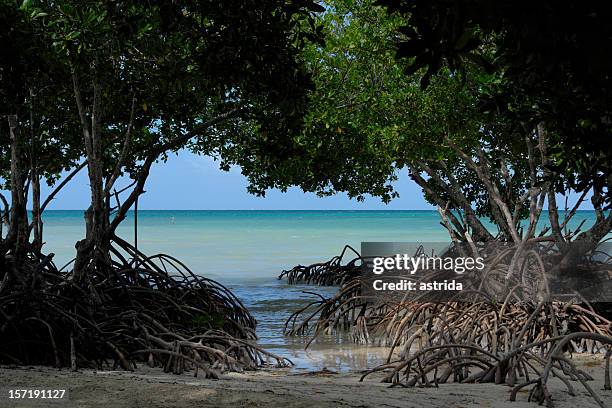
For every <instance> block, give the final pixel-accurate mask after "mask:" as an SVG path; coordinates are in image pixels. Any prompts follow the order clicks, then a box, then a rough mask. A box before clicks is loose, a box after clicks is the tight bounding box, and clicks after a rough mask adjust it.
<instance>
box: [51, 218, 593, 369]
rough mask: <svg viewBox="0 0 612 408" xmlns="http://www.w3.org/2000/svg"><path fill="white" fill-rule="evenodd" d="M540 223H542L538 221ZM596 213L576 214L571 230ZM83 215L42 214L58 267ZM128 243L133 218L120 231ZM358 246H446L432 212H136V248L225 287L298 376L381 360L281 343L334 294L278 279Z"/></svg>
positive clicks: (351, 350)
mask: <svg viewBox="0 0 612 408" xmlns="http://www.w3.org/2000/svg"><path fill="white" fill-rule="evenodd" d="M543 218H545V217H543ZM583 219H584V220H586V222H585V227H588V226H589V225H590V224H591V223H592V222H593V220H594V213H593V212H588V211H582V212H579V213H578V214H576V216H575V217H574V219H573V220H572V222H571V225H570V226H576V225H578V223H579V222H580V221H582V220H583ZM84 232H85V227H84V220H83V212H82V211H47V212H45V215H44V233H45V235H44V236H45V240H46V242H47V243H46V245H45V252H46V253H50V252H52V253H54V254H55V262H56V264H57V265H58V266H62V265H63V264H64V263H66V262H68V261H69V260H71V259H72V258H73V257H74V255H75V249H74V244H75V242H76V241H77V240H79V239H81V238H82V237H83V235H84ZM118 232H119V235H121V236H122V237H123V238H124V239H126V240H128V241H130V242H133V240H134V213H130V214H129V216H128V219H127V220H126V221H125V222H124V223H123V225H122V226H121V227H120V228H119V231H118ZM362 241H400V242H401V241H419V242H447V241H449V238H448V234H447V232H446V230H445V229H444V228H443V227H442V226H441V225H440V218H439V215H438V213H437V211H183V210H176V211H166V210H165V211H139V212H138V247H139V249H140V250H141V251H143V252H144V253H146V254H148V255H153V254H155V253H160V252H163V253H167V254H169V255H172V256H175V257H177V258H178V259H180V260H181V261H183V262H184V263H185V264H186V265H187V266H189V267H190V268H191V269H192V270H193V271H194V272H195V273H197V274H201V275H204V276H207V277H210V278H213V279H216V280H218V281H219V282H221V283H223V284H226V285H228V286H229V287H230V288H231V289H232V290H233V291H234V292H235V294H236V295H237V296H238V297H239V298H240V299H241V300H242V301H243V303H244V304H245V306H247V307H248V308H249V310H251V312H252V313H253V315H254V316H255V317H256V319H257V320H258V322H259V324H258V330H257V331H258V336H259V342H260V343H261V344H262V345H264V346H266V347H267V348H269V349H270V350H271V351H274V352H276V353H280V354H283V355H285V356H287V357H289V358H291V359H292V360H293V361H294V362H295V363H296V366H297V368H298V369H321V368H323V367H327V368H335V369H340V370H362V369H364V368H365V367H366V366H371V365H374V364H377V363H379V362H381V361H382V359H383V358H384V357H385V356H384V351H381V350H380V349H378V348H372V347H355V346H353V345H350V344H348V343H344V342H342V339H336V338H334V339H324V340H323V341H320V342H318V343H316V344H314V345H313V346H312V348H311V349H309V350H308V351H304V350H303V345H304V339H292V338H286V337H284V336H283V330H282V329H283V324H284V321H285V320H286V318H287V317H288V316H289V315H290V314H291V313H292V312H293V311H295V310H296V309H297V308H298V307H299V306H300V305H302V304H304V303H305V302H306V301H308V299H311V298H312V295H308V294H305V293H303V292H302V291H304V290H313V289H314V290H316V291H318V292H320V293H321V294H323V295H324V296H331V295H332V294H333V293H334V291H335V289H336V288H313V287H311V286H302V285H298V286H288V285H286V284H284V283H283V282H281V281H278V280H276V277H277V276H278V274H279V273H280V272H281V271H282V270H283V269H287V268H291V267H292V266H294V265H297V264H311V263H314V262H319V261H324V260H328V259H329V258H331V257H332V256H334V255H337V254H339V253H340V251H341V250H342V248H343V247H344V245H346V244H350V245H352V246H353V247H354V248H355V249H357V250H359V248H360V244H361V242H362Z"/></svg>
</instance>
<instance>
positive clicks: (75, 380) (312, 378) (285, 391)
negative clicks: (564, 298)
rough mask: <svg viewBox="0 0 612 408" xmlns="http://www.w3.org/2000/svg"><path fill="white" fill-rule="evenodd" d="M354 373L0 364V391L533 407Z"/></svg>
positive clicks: (598, 383) (572, 401) (111, 403)
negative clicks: (198, 373)
mask: <svg viewBox="0 0 612 408" xmlns="http://www.w3.org/2000/svg"><path fill="white" fill-rule="evenodd" d="M575 361H578V362H579V366H580V367H581V368H582V369H584V370H585V371H587V372H589V373H590V374H591V375H593V377H595V381H592V382H590V385H591V387H592V388H593V389H594V390H596V391H597V392H598V393H599V395H600V396H601V397H602V399H603V400H604V402H605V403H606V404H607V405H609V406H612V391H603V390H602V387H603V374H604V372H603V359H602V357H601V356H592V355H583V356H578V357H576V358H575ZM359 377H360V374H359V373H357V372H348V373H337V374H336V373H334V372H321V371H311V372H299V371H298V372H296V370H289V369H282V370H281V369H278V370H277V369H274V370H272V369H270V370H260V371H257V372H249V373H245V374H237V373H228V374H225V375H223V378H222V379H220V380H208V379H203V378H195V377H193V376H192V375H189V374H184V375H178V376H177V375H172V374H164V373H163V372H162V371H161V370H160V369H150V368H148V367H141V368H139V369H138V370H136V371H134V372H123V371H92V370H81V371H80V372H76V373H74V372H71V371H68V370H65V369H64V370H56V369H52V368H44V367H19V368H16V367H0V387H1V388H3V389H6V388H7V387H16V388H20V387H21V388H25V387H29V388H35V387H39V388H40V387H44V388H68V389H69V399H68V400H67V401H46V402H41V401H39V402H32V401H19V402H15V401H12V402H10V401H9V400H8V399H1V400H0V406H7V407H71V408H72V407H117V408H124V407H176V408H186V407H260V406H266V407H284V408H294V407H445V408H450V407H477V406H482V407H502V408H503V407H514V408H523V407H536V406H537V404H535V403H529V402H527V395H528V391H527V389H525V390H524V391H523V392H520V393H519V394H518V397H517V401H516V402H510V401H509V400H508V399H509V395H510V394H509V390H510V387H507V386H504V385H495V384H453V383H450V384H442V385H440V387H438V388H434V387H432V388H418V387H417V388H401V387H395V388H389V387H388V384H383V383H380V376H372V377H368V379H366V381H365V382H363V383H360V382H359V381H358V380H359ZM574 388H575V390H576V393H577V396H575V397H572V396H570V395H569V394H568V393H567V391H566V389H565V387H564V385H563V384H562V383H561V382H560V381H558V380H556V379H553V380H552V381H551V382H550V383H549V389H550V391H551V392H552V395H553V398H554V401H555V406H556V407H559V408H564V407H567V408H570V407H571V408H577V407H580V408H582V407H585V408H588V407H596V406H597V404H596V403H595V402H594V401H593V400H592V399H590V397H589V396H588V394H587V393H586V391H585V390H584V388H583V387H582V386H581V385H580V384H579V383H575V384H574Z"/></svg>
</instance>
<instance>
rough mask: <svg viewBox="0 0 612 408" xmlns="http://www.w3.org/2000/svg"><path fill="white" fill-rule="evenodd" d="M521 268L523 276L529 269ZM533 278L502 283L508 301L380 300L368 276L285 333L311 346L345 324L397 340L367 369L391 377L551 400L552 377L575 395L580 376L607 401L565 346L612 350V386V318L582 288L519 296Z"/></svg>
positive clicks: (470, 297)
mask: <svg viewBox="0 0 612 408" xmlns="http://www.w3.org/2000/svg"><path fill="white" fill-rule="evenodd" d="M529 256H530V257H531V258H530V259H532V260H530V261H529V262H525V264H524V265H526V266H529V267H530V268H531V269H529V270H530V271H534V270H536V271H538V270H539V269H542V266H541V265H542V264H543V263H542V262H541V260H539V259H538V255H537V254H529ZM511 258H512V256H511V254H507V253H501V254H500V256H499V259H497V260H496V261H495V262H494V263H492V267H491V269H490V270H491V273H489V274H488V275H485V276H488V277H489V278H490V277H492V276H493V275H495V274H499V272H500V271H503V268H504V267H508V263H504V260H507V261H508V262H509V261H510V259H511ZM517 274H518V276H525V274H524V271H519V272H518V273H517ZM542 275H543V273H542ZM530 277H531V279H532V280H530V281H529V282H530V283H532V282H534V281H535V282H536V284H540V283H541V279H539V277H538V276H537V274H533V273H532V274H531V275H530ZM534 277H535V278H534ZM538 279H539V280H538ZM496 282H499V278H496ZM538 282H540V283H538ZM525 286H526V285H525V284H523V283H522V282H518V283H516V284H514V283H513V284H512V285H511V286H510V288H503V287H499V288H496V290H498V292H499V293H503V294H505V297H503V298H502V299H504V300H503V301H495V300H493V299H492V298H491V297H490V296H489V295H488V294H487V293H485V292H484V291H478V290H473V291H471V292H469V293H464V292H462V293H461V298H460V299H457V300H452V299H451V300H450V301H445V302H440V301H428V300H427V298H426V297H424V298H420V297H418V296H417V297H413V298H410V299H408V297H406V298H404V299H402V300H386V301H381V300H380V299H378V301H374V300H373V299H372V298H367V297H364V296H363V295H362V281H361V278H360V277H355V278H353V279H352V280H349V281H347V282H345V283H344V284H343V285H342V286H341V287H340V289H339V291H338V293H337V294H336V295H335V296H333V297H331V298H329V299H325V298H322V297H319V299H317V300H313V302H312V303H310V304H309V305H307V306H306V307H304V308H303V309H302V310H300V311H297V312H296V313H295V314H293V315H292V316H291V317H290V318H289V319H288V321H287V323H286V333H287V334H289V335H309V336H311V338H310V341H309V342H308V343H307V346H306V347H308V346H309V345H310V344H311V343H312V342H313V341H315V340H316V338H317V337H318V336H319V335H321V334H332V333H336V334H338V333H341V332H345V333H349V334H350V338H352V339H353V340H354V341H356V342H359V343H374V344H380V345H386V346H389V347H390V351H389V354H388V358H387V362H386V364H383V365H381V366H379V367H375V368H373V369H371V370H369V371H368V372H366V373H365V374H364V376H363V377H366V376H368V375H369V374H371V373H373V372H385V377H384V381H385V382H389V383H391V384H392V385H394V386H404V387H411V386H416V385H418V386H437V385H438V384H443V383H446V382H449V381H454V382H469V383H485V382H494V383H497V384H502V383H503V384H507V385H509V386H512V387H513V389H512V392H511V399H515V398H516V395H517V393H518V391H519V390H521V389H523V388H525V387H531V392H530V396H529V399H530V400H532V401H536V402H538V403H545V404H546V405H547V406H553V400H552V396H551V394H550V392H549V390H548V388H547V383H548V380H549V378H550V377H556V378H558V379H559V380H560V381H562V382H563V383H564V384H565V386H566V388H567V391H568V393H570V394H571V395H574V394H575V389H574V386H573V385H572V383H573V382H579V383H580V385H581V386H582V387H583V388H584V389H585V390H586V391H587V392H588V393H589V394H590V395H591V396H592V397H593V399H594V400H595V401H596V402H597V403H598V404H600V406H604V405H603V402H602V401H601V399H600V398H599V396H598V395H597V393H596V392H594V391H593V389H592V388H591V387H590V386H589V384H588V381H590V380H592V378H591V377H590V376H589V375H588V374H586V373H584V372H582V371H581V370H579V369H578V368H577V367H576V366H575V364H574V363H573V362H572V361H571V360H570V359H567V358H565V356H564V354H563V353H572V352H592V353H603V352H606V369H605V371H606V372H605V378H606V383H605V384H604V388H606V389H609V388H610V380H609V378H610V374H609V358H610V356H611V355H612V351H610V350H611V349H610V345H612V323H611V322H610V320H608V319H607V318H606V317H604V316H603V315H601V314H600V313H599V312H598V310H597V309H595V308H594V306H592V305H591V304H589V303H588V302H586V301H585V300H584V299H582V298H581V297H580V296H576V297H575V298H574V299H571V300H569V301H563V302H562V301H550V300H546V299H544V300H541V301H539V302H538V303H537V304H536V303H533V302H530V301H525V300H521V299H525V294H529V292H528V289H529V288H525ZM519 291H523V295H522V296H521V297H519V296H516V295H517V293H519ZM597 306H598V305H595V307H597ZM603 306H605V305H603ZM362 379H363V378H362Z"/></svg>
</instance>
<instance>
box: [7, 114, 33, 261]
mask: <svg viewBox="0 0 612 408" xmlns="http://www.w3.org/2000/svg"><path fill="white" fill-rule="evenodd" d="M8 121H9V131H10V139H11V210H10V223H9V230H8V234H7V241H8V245H9V249H10V250H12V252H13V257H14V260H15V262H16V264H20V263H21V262H22V261H23V260H24V257H25V255H26V249H27V244H28V235H29V225H28V213H27V209H26V201H27V200H26V190H25V174H24V173H25V172H24V168H23V160H22V152H21V147H22V140H21V137H20V131H19V128H18V123H17V116H16V115H10V116H9V117H8Z"/></svg>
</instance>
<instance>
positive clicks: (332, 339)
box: [229, 280, 387, 371]
mask: <svg viewBox="0 0 612 408" xmlns="http://www.w3.org/2000/svg"><path fill="white" fill-rule="evenodd" d="M229 288H230V289H231V290H232V291H233V292H234V293H235V294H236V296H238V297H239V298H240V299H241V300H242V301H243V302H244V305H245V306H246V307H247V308H248V309H249V310H250V311H251V313H252V314H253V316H254V317H255V318H256V319H257V323H258V324H257V334H258V337H259V341H258V342H259V344H261V345H262V346H264V347H265V348H266V349H267V350H269V351H271V352H273V353H276V354H280V355H282V356H284V357H287V358H289V359H290V360H291V361H292V362H293V363H294V364H295V366H294V369H296V370H305V369H308V370H322V369H323V368H327V369H330V370H336V371H360V370H363V369H365V368H366V367H374V366H376V365H378V364H381V363H382V362H383V360H384V359H385V358H386V357H387V349H386V348H383V347H373V346H361V345H355V344H353V343H352V342H349V341H347V340H346V338H343V337H339V336H320V337H319V338H317V340H315V341H314V342H313V343H312V344H311V345H310V346H309V347H308V349H307V350H305V349H304V347H305V345H306V343H307V342H308V340H309V338H308V337H305V336H298V337H287V336H284V335H283V331H284V326H285V321H286V320H287V318H288V317H289V316H290V315H291V314H292V313H293V312H294V311H295V310H298V309H299V308H300V307H303V306H305V305H307V304H308V303H309V302H311V301H312V300H315V299H316V297H315V296H314V295H312V294H307V293H304V291H309V292H316V293H320V294H321V295H322V296H324V297H331V296H333V295H334V294H335V293H336V290H337V288H336V287H320V286H315V287H313V286H308V285H287V284H286V283H284V282H283V281H278V280H277V281H267V280H266V281H263V280H262V281H261V282H259V283H251V284H231V285H229Z"/></svg>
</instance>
